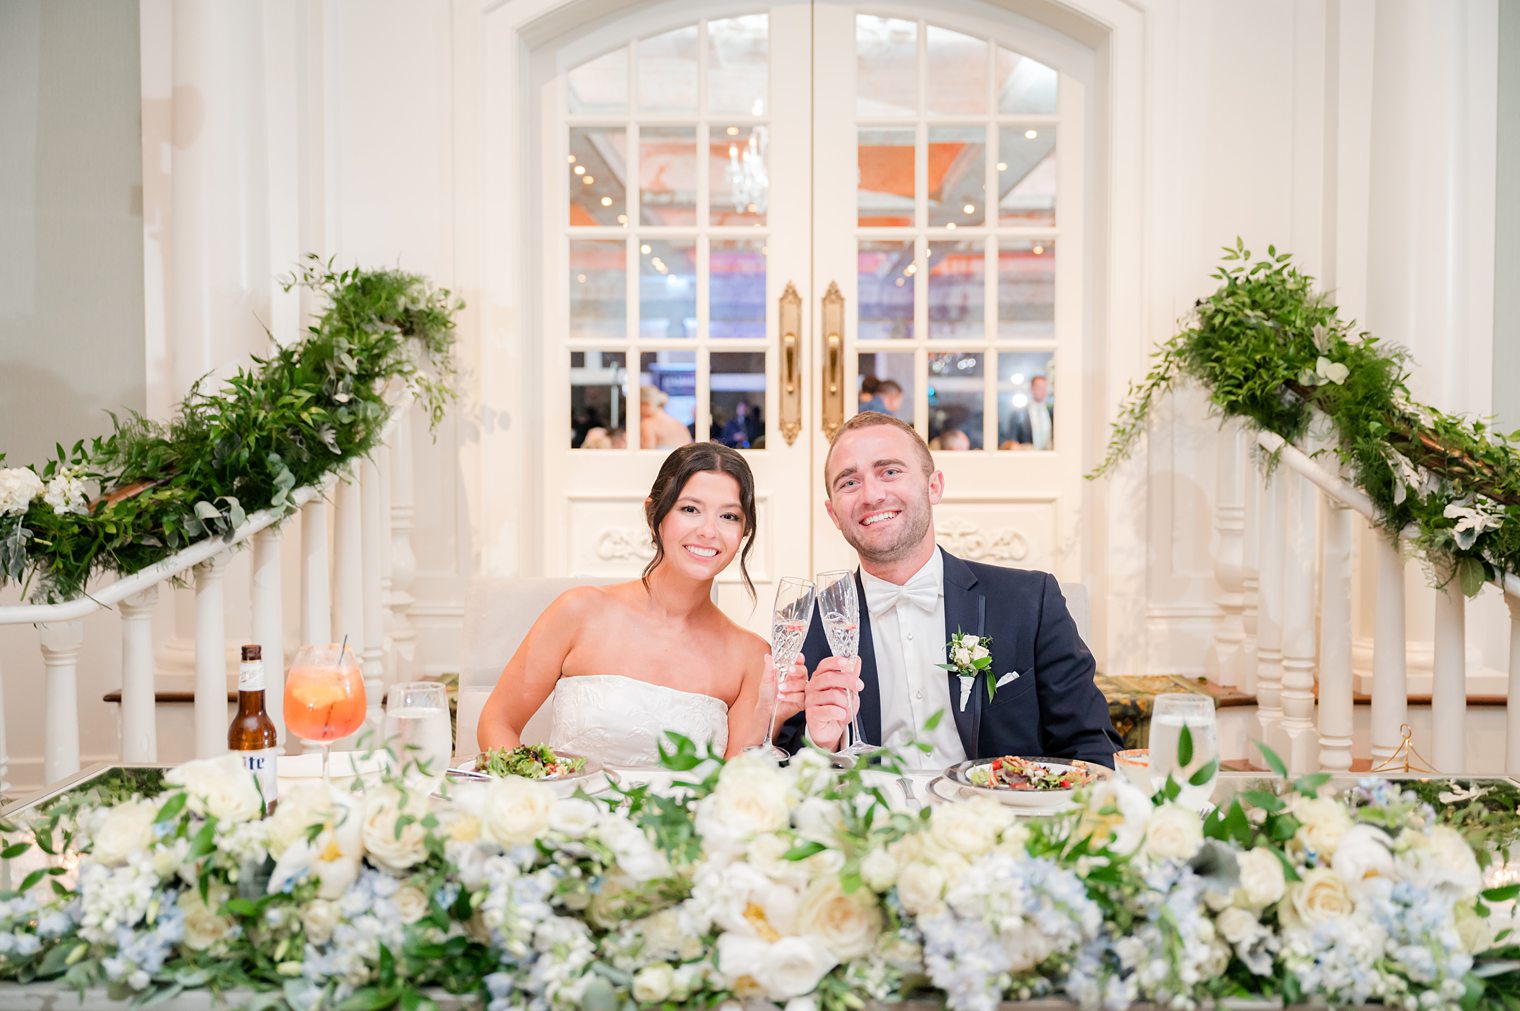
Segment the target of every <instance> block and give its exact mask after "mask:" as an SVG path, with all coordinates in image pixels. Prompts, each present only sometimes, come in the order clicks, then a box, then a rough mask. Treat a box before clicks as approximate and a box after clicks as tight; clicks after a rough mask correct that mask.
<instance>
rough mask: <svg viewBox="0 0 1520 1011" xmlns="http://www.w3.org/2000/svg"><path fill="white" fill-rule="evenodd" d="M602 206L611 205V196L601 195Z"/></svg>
mask: <svg viewBox="0 0 1520 1011" xmlns="http://www.w3.org/2000/svg"><path fill="white" fill-rule="evenodd" d="M602 206H603V207H611V206H612V198H611V197H602Z"/></svg>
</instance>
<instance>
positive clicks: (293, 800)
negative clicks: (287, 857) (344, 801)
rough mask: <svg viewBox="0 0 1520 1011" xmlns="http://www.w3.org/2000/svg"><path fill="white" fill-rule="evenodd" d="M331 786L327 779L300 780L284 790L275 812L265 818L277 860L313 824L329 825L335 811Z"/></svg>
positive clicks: (269, 844) (267, 840) (271, 850)
mask: <svg viewBox="0 0 1520 1011" xmlns="http://www.w3.org/2000/svg"><path fill="white" fill-rule="evenodd" d="M333 810H334V808H333V799H332V792H331V789H330V788H329V787H328V786H327V785H326V784H325V783H298V784H296V785H295V786H292V787H290V788H289V789H287V790H284V791H281V794H280V803H279V804H278V805H277V806H276V807H275V809H274V814H272V815H270V816H269V817H268V819H266V820H265V824H264V829H265V841H266V843H267V845H268V847H269V855H270V856H272V857H274V858H275V859H276V860H278V859H279V858H280V856H281V855H282V854H283V853H284V852H285V851H286V850H287V849H289V848H290V845H291V844H292V843H294V842H295V841H296V840H298V839H304V838H306V836H307V835H308V834H309V833H310V832H311V827H312V826H313V825H325V824H326V823H327V822H328V821H329V820H331V818H332V815H333Z"/></svg>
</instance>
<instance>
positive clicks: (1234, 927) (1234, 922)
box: [1215, 906, 1263, 944]
mask: <svg viewBox="0 0 1520 1011" xmlns="http://www.w3.org/2000/svg"><path fill="white" fill-rule="evenodd" d="M1215 925H1216V926H1217V927H1218V928H1219V935H1220V936H1221V937H1223V938H1224V939H1225V940H1226V941H1228V942H1230V943H1231V944H1243V943H1245V942H1247V941H1249V940H1250V939H1251V938H1253V937H1255V936H1256V934H1257V933H1258V932H1260V931H1261V930H1262V929H1263V928H1262V925H1261V921H1260V920H1259V919H1257V918H1256V914H1255V913H1253V912H1251V911H1250V910H1249V909H1241V908H1240V907H1239V906H1231V907H1230V908H1229V909H1226V910H1225V911H1224V912H1222V913H1220V914H1219V918H1218V920H1216V921H1215Z"/></svg>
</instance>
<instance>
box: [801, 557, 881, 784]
mask: <svg viewBox="0 0 1520 1011" xmlns="http://www.w3.org/2000/svg"><path fill="white" fill-rule="evenodd" d="M814 582H816V583H817V584H818V613H819V615H820V616H821V617H822V618H823V632H824V634H825V635H826V636H828V640H829V649H831V650H833V651H834V655H835V656H837V657H839V658H840V659H841V660H853V659H855V657H856V655H857V653H858V652H859V650H860V595H859V594H858V593H857V592H856V591H855V573H854V572H851V571H848V570H845V569H840V570H837V571H833V572H820V573H818V575H817V576H816V577H815V578H814ZM845 704H846V705H847V706H849V708H850V726H849V733H848V734H846V738H847V739H846V741H845V747H844V748H843V749H842V750H841V751H840V752H839V755H840V756H842V757H845V758H852V757H854V756H856V755H859V754H861V753H863V752H866V751H872V750H874V748H873V747H872V746H871V745H869V744H867V743H866V741H865V736H864V735H863V734H862V733H861V732H860V706H858V705H857V704H856V700H855V693H854V692H853V691H850V692H847V693H846V695H845Z"/></svg>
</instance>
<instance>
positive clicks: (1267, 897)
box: [1235, 847, 1288, 912]
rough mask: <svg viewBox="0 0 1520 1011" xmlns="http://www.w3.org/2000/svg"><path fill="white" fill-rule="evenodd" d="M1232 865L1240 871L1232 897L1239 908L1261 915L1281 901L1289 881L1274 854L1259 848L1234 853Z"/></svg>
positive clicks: (1280, 862)
mask: <svg viewBox="0 0 1520 1011" xmlns="http://www.w3.org/2000/svg"><path fill="white" fill-rule="evenodd" d="M1235 862H1236V864H1237V866H1238V867H1239V869H1240V886H1239V887H1238V888H1237V889H1236V890H1235V895H1236V900H1237V902H1238V903H1239V904H1240V905H1241V906H1243V907H1245V908H1246V909H1251V910H1255V911H1256V912H1260V911H1261V910H1263V909H1266V908H1267V907H1268V906H1270V905H1271V904H1272V903H1274V902H1277V901H1279V900H1280V899H1282V897H1283V894H1284V892H1285V890H1286V889H1287V884H1288V880H1287V877H1286V876H1285V875H1284V874H1283V866H1282V861H1281V860H1279V859H1277V855H1276V854H1275V853H1273V852H1272V851H1271V850H1269V849H1267V848H1265V847H1258V848H1256V849H1250V850H1245V851H1244V852H1241V853H1237V854H1236V855H1235Z"/></svg>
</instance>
